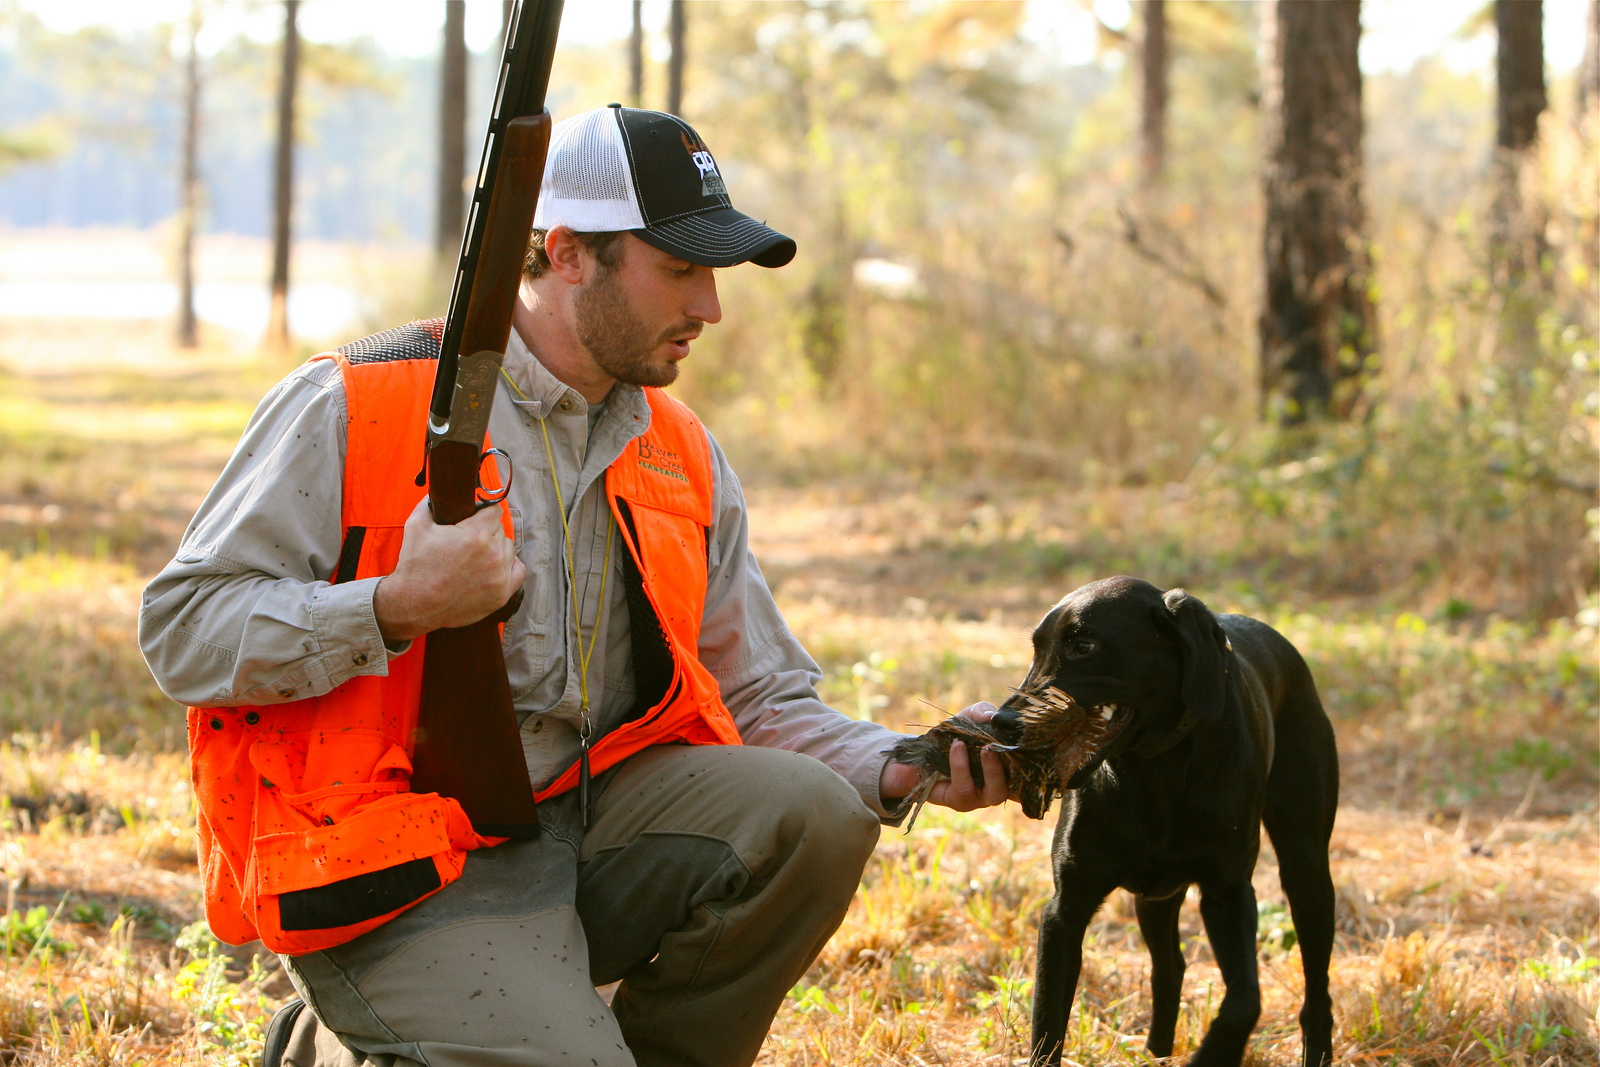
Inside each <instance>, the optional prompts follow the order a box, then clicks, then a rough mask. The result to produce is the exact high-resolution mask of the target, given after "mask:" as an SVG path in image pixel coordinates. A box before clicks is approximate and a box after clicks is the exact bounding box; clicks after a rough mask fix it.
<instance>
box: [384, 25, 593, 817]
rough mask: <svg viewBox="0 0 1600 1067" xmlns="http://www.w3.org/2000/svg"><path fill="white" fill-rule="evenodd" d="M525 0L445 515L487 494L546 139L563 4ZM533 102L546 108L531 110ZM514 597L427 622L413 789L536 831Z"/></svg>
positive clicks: (452, 340)
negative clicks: (476, 615)
mask: <svg viewBox="0 0 1600 1067" xmlns="http://www.w3.org/2000/svg"><path fill="white" fill-rule="evenodd" d="M527 6H528V7H529V8H531V10H530V11H523V10H522V9H521V8H520V7H519V9H518V10H517V13H516V14H515V15H514V17H513V24H514V25H515V26H516V29H515V31H514V32H513V33H512V34H509V35H508V36H510V37H511V39H512V40H511V43H510V44H509V45H508V48H507V53H506V55H507V59H506V61H505V70H504V71H503V73H502V81H501V89H500V96H499V98H498V99H497V100H496V103H495V113H494V116H493V117H492V118H491V120H490V125H489V134H488V137H487V138H486V142H485V145H484V161H483V164H482V165H481V166H480V168H479V174H478V187H477V192H476V194H475V196H474V202H473V205H472V211H471V214H470V215H469V218H468V222H467V232H466V235H465V236H464V238H463V241H462V253H461V261H460V266H459V267H458V269H457V276H456V288H455V292H454V294H453V296H452V299H451V305H450V314H449V316H448V318H447V319H446V324H445V340H444V346H443V349H442V350H441V352H440V358H439V370H438V376H437V378H436V381H435V387H434V399H433V403H432V405H431V406H430V414H429V425H428V460H427V477H428V497H429V501H430V503H431V505H432V508H433V519H434V521H435V522H437V523H441V524H451V525H453V524H455V523H458V522H460V521H461V520H462V519H465V518H467V517H468V516H470V515H471V514H472V513H473V511H474V510H476V508H477V507H478V490H479V488H480V484H479V469H480V464H481V462H482V459H483V456H482V452H481V450H482V448H483V440H484V435H485V433H486V431H487V429H488V424H489V411H490V409H491V408H492V406H493V404H494V397H495V392H496V390H497V389H498V387H499V375H500V365H501V361H502V360H503V359H504V356H505V350H506V344H507V342H508V340H509V339H510V335H511V316H512V312H513V310H514V309H515V307H516V301H517V293H518V290H519V288H520V285H521V280H522V265H523V260H524V257H525V256H526V255H527V247H528V233H529V231H530V230H531V229H532V228H533V214H534V209H535V207H536V206H537V205H538V200H539V183H540V180H541V178H542V177H543V175H544V160H545V153H546V151H547V150H548V148H549V145H550V114H549V112H547V111H545V110H544V93H545V86H546V84H547V82H548V79H549V73H550V62H551V58H552V56H553V54H554V51H555V33H556V28H557V26H558V25H559V22H560V17H561V4H560V3H559V2H558V0H542V2H536V3H531V4H529V5H527ZM535 106H536V107H537V109H538V113H537V114H529V113H527V112H528V111H529V110H531V109H532V108H533V107H535ZM519 112H520V113H519ZM520 595H521V594H520V592H519V594H518V598H520ZM518 598H513V601H512V602H511V603H510V604H508V605H507V606H506V608H504V609H502V610H501V611H499V612H497V613H495V614H494V615H492V616H490V617H489V618H486V619H482V620H480V621H478V622H476V623H473V624H472V625H471V626H462V627H458V628H454V629H447V630H435V631H433V632H432V633H430V634H428V635H427V639H426V644H425V646H424V656H425V661H424V664H423V669H422V704H421V708H420V709H419V711H418V714H417V728H416V734H415V736H414V742H415V743H414V746H413V750H412V774H411V789H412V791H413V792H417V793H434V792H436V793H439V794H440V795H442V796H447V797H453V798H454V799H456V800H457V801H459V802H460V804H461V807H462V809H463V810H464V811H465V812H466V813H467V817H468V818H470V819H471V820H472V825H473V828H474V829H475V830H477V832H478V833H480V834H484V835H486V836H492V837H532V836H534V835H535V834H537V833H538V829H539V816H538V813H537V812H536V811H535V808H534V799H533V786H532V783H531V782H530V781H529V779H528V767H527V763H526V761H525V759H524V757H523V753H522V737H521V731H520V729H519V726H518V722H517V714H516V708H515V707H514V705H513V704H512V701H511V685H510V683H509V682H508V681H507V679H506V668H505V659H504V657H503V655H502V653H501V648H500V627H499V623H500V622H502V621H504V620H505V619H506V618H508V617H509V616H510V614H511V612H512V611H514V610H515V608H516V601H517V599H518Z"/></svg>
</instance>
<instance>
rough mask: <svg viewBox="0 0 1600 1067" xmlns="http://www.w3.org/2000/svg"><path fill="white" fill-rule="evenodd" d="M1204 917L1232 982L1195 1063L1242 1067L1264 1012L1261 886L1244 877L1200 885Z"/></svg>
mask: <svg viewBox="0 0 1600 1067" xmlns="http://www.w3.org/2000/svg"><path fill="white" fill-rule="evenodd" d="M1200 917H1201V918H1202V919H1204V920H1205V924H1206V937H1207V938H1208V939H1209V940H1210V942H1211V952H1212V954H1213V955H1215V956H1216V958H1217V969H1218V970H1220V971H1221V972H1222V981H1223V983H1224V984H1225V985H1226V986H1227V992H1225V993H1224V994H1223V997H1222V1006H1221V1007H1220V1008H1219V1009H1218V1010H1217V1017H1216V1019H1215V1020H1214V1021H1213V1022H1212V1023H1211V1029H1209V1030H1207V1031H1206V1037H1205V1040H1204V1041H1202V1042H1201V1043H1200V1051H1199V1052H1197V1053H1195V1055H1194V1058H1193V1059H1192V1060H1190V1061H1189V1064H1190V1067H1238V1064H1239V1061H1240V1060H1242V1059H1243V1058H1244V1048H1245V1044H1246V1043H1247V1042H1248V1041H1249V1040H1250V1031H1252V1030H1254V1029H1255V1026H1256V1020H1257V1019H1258V1018H1260V1017H1261V985H1260V981H1259V979H1258V977H1257V975H1256V891H1255V887H1254V886H1252V885H1251V884H1250V879H1249V877H1248V876H1246V877H1245V878H1244V879H1243V880H1241V881H1238V882H1231V883H1222V884H1217V885H1205V884H1202V885H1201V886H1200Z"/></svg>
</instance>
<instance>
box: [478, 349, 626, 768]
mask: <svg viewBox="0 0 1600 1067" xmlns="http://www.w3.org/2000/svg"><path fill="white" fill-rule="evenodd" d="M500 373H501V375H502V376H503V377H504V378H505V380H506V384H507V385H509V386H511V391H512V392H514V393H516V394H517V396H518V398H519V399H521V400H522V401H523V402H524V403H526V402H527V400H528V398H527V397H526V396H524V395H523V392H522V390H521V389H518V388H517V383H516V382H514V381H512V380H511V375H509V374H507V373H506V369H505V368H504V367H501V368H500ZM539 434H540V436H541V437H543V438H544V458H545V462H547V463H548V464H549V465H550V481H551V482H552V483H553V484H554V485H555V487H556V511H557V512H558V513H559V514H560V515H561V539H562V541H564V542H565V543H566V547H567V587H568V588H569V589H570V590H571V591H572V625H573V627H574V628H575V629H576V630H577V631H578V699H579V701H580V703H581V705H582V707H581V712H582V715H583V742H584V747H585V748H587V747H588V744H589V734H590V733H591V732H592V731H593V724H592V723H590V721H589V661H590V660H592V659H593V658H594V648H595V645H597V644H599V643H600V617H601V616H602V615H603V614H604V613H605V610H606V580H607V579H608V578H610V577H611V535H612V534H613V533H615V532H616V529H617V524H616V523H615V522H608V523H607V524H606V555H605V562H604V564H603V565H602V569H601V571H600V603H599V604H597V605H596V606H595V609H594V626H593V627H592V628H591V629H590V631H589V647H588V648H587V649H585V648H584V645H583V605H582V602H581V601H580V600H579V599H578V579H577V567H576V566H574V564H573V558H572V531H571V530H570V529H569V528H568V526H567V505H566V504H565V503H564V502H563V501H562V499H561V478H560V477H559V476H558V475H557V474H556V457H555V453H554V451H552V450H551V448H550V430H549V428H548V427H547V426H546V425H545V420H544V418H542V417H541V418H540V419H539Z"/></svg>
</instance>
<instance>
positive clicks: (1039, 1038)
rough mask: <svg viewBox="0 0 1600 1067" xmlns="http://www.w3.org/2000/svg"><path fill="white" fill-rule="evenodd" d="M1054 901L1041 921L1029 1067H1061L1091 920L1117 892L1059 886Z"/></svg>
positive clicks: (1066, 882)
mask: <svg viewBox="0 0 1600 1067" xmlns="http://www.w3.org/2000/svg"><path fill="white" fill-rule="evenodd" d="M1057 882H1058V885H1059V886H1060V888H1058V889H1057V890H1056V895H1055V899H1053V900H1051V901H1050V903H1048V904H1046V905H1045V906H1044V911H1043V913H1042V914H1041V915H1040V918H1039V961H1038V969H1037V970H1036V971H1035V972H1034V984H1033V1055H1032V1058H1031V1059H1030V1060H1029V1063H1030V1064H1032V1065H1034V1067H1038V1065H1040V1064H1057V1063H1060V1062H1061V1047H1062V1045H1064V1044H1065V1043H1066V1040H1067V1017H1068V1016H1069V1015H1070V1014H1071V1013H1072V998H1073V996H1074V995H1075V994H1076V993H1077V991H1078V974H1079V972H1080V971H1082V969H1083V935H1084V932H1085V931H1086V930H1088V929H1089V920H1090V919H1093V918H1094V913H1095V912H1096V911H1097V910H1099V908H1100V904H1101V903H1102V902H1103V901H1104V900H1105V899H1106V894H1108V893H1110V892H1111V890H1112V889H1114V888H1115V886H1106V887H1104V888H1099V887H1088V886H1082V885H1077V884H1075V883H1073V882H1072V881H1070V880H1064V879H1059V878H1058V880H1057Z"/></svg>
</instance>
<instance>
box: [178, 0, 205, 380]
mask: <svg viewBox="0 0 1600 1067" xmlns="http://www.w3.org/2000/svg"><path fill="white" fill-rule="evenodd" d="M199 37H200V5H199V4H198V3H195V4H192V5H191V6H190V9H189V58H188V61H187V63H186V64H185V65H184V83H183V162H182V172H181V175H180V177H179V182H180V188H179V195H180V196H181V198H182V205H181V207H180V208H179V212H178V346H179V347H180V348H195V347H197V346H198V345H199V344H200V324H199V322H198V320H197V319H196V318H195V313H194V231H195V225H196V223H197V221H198V217H199V214H200V166H199V154H200V50H199V48H198V47H197V42H198V40H199Z"/></svg>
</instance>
